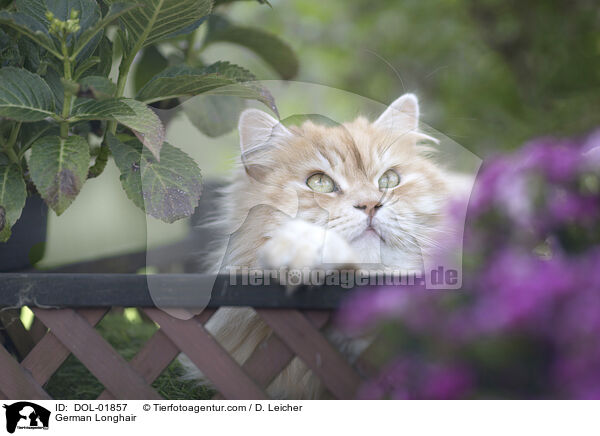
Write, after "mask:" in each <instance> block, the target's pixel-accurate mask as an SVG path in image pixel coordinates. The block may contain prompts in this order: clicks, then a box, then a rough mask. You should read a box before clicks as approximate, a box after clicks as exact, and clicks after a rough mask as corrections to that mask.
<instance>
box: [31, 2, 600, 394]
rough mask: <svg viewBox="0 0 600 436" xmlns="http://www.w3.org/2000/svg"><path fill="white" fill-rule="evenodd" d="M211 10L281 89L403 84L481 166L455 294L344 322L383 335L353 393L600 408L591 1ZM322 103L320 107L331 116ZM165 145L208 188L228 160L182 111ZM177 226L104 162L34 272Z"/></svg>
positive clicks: (239, 55) (209, 58) (385, 291)
mask: <svg viewBox="0 0 600 436" xmlns="http://www.w3.org/2000/svg"><path fill="white" fill-rule="evenodd" d="M219 3H220V5H219V8H220V10H221V12H223V13H224V14H226V16H227V17H228V19H230V20H231V21H233V22H235V23H236V24H237V25H242V26H243V25H248V26H254V27H258V28H261V29H264V30H265V31H269V32H272V33H274V34H276V35H278V36H279V37H280V38H281V39H282V40H284V41H285V42H286V43H287V44H289V45H290V46H291V47H292V48H293V50H294V51H295V53H296V55H297V57H298V63H299V71H298V74H297V75H296V76H295V77H293V80H296V81H299V82H308V83H310V84H316V85H323V86H324V87H327V88H323V89H331V88H337V89H339V90H340V93H343V92H347V93H353V94H354V95H357V96H361V97H363V98H365V99H370V100H371V101H374V102H379V103H381V104H388V103H390V102H392V101H393V100H394V99H396V98H397V97H398V96H399V95H401V94H403V93H404V92H414V93H415V94H417V95H418V96H419V99H420V101H421V109H422V120H423V122H424V123H425V124H426V125H428V126H431V127H432V128H434V129H435V130H437V131H438V132H440V133H441V134H442V135H444V136H445V137H447V138H449V139H451V140H453V141H454V143H456V144H459V145H461V146H462V147H465V148H466V149H467V150H470V151H471V152H472V153H474V154H475V155H477V156H480V157H481V158H483V159H484V164H483V167H482V170H481V172H480V174H479V180H478V184H477V185H476V189H475V191H474V194H473V196H472V198H471V203H470V214H469V220H468V221H467V227H466V232H465V256H464V258H463V267H464V274H463V276H464V277H465V278H466V280H465V281H464V285H465V286H464V290H463V291H464V292H447V293H445V294H443V295H440V294H439V293H434V292H433V291H427V292H424V293H423V292H421V293H418V292H417V293H415V292H414V290H412V289H409V290H408V293H407V292H406V291H407V290H406V289H401V288H391V289H390V288H378V289H370V290H369V291H368V292H367V291H365V292H363V293H360V292H359V293H358V294H357V295H356V296H355V298H353V299H350V300H349V301H348V302H347V304H346V306H345V307H344V308H343V309H342V311H341V312H340V314H339V319H338V325H340V326H342V328H344V329H346V331H347V332H348V333H349V334H354V333H356V334H362V333H363V332H364V331H366V330H369V329H372V328H378V332H379V335H378V337H379V338H380V340H379V341H378V342H376V343H375V346H374V347H372V349H371V350H370V356H369V358H370V362H371V363H372V364H373V366H374V367H376V368H379V369H381V371H380V372H379V373H375V374H374V375H373V377H372V378H371V379H370V381H369V383H367V384H366V385H365V386H364V387H363V389H362V390H361V392H360V396H361V397H362V398H596V399H598V398H600V373H599V372H598V368H599V367H600V343H599V342H598V331H600V274H599V273H598V271H600V225H599V223H600V177H599V175H600V130H596V129H598V127H599V126H600V116H599V114H600V8H599V7H598V3H597V1H595V0H571V1H567V0H533V1H528V2H520V1H518V0H480V1H474V0H436V1H427V2H424V1H419V0H404V1H402V2H398V1H394V0H383V1H353V2H327V1H323V0H288V1H283V0H271V7H269V6H268V5H266V4H261V2H256V1H237V2H231V3H230V2H228V1H226V0H221V1H220V2H219ZM202 29H203V28H202V27H201V28H200V35H198V38H199V39H201V38H202V32H203V30H202ZM202 50H203V51H202V59H203V60H204V61H205V62H206V63H210V62H214V61H217V60H228V61H231V62H233V63H235V64H238V65H241V66H244V67H246V68H248V69H249V70H250V71H252V72H253V73H254V74H255V75H256V77H257V79H258V80H270V79H276V80H280V79H281V77H280V76H279V74H278V72H277V71H275V70H274V69H272V68H271V67H270V66H269V64H268V63H265V62H264V61H263V59H261V58H260V57H259V56H258V55H256V54H255V53H254V52H251V51H249V50H246V49H244V48H242V47H240V46H238V45H234V44H228V43H222V42H217V43H212V44H210V45H208V46H206V47H204V46H203V49H202ZM163 55H165V57H168V53H163ZM139 65H140V62H138V64H137V66H138V67H139ZM113 73H114V71H113ZM132 87H133V85H132V84H129V89H130V91H131V90H132V89H133V88H132ZM303 89H308V88H307V87H304V88H302V87H295V86H293V85H289V87H288V88H287V89H286V88H285V85H284V86H283V87H282V86H281V85H279V88H278V90H279V92H277V93H274V95H275V97H276V100H277V105H278V106H279V107H280V109H283V110H282V111H281V112H282V117H285V116H287V115H290V110H292V111H293V110H294V109H295V108H298V107H305V106H307V104H305V103H307V101H305V100H308V99H309V98H310V97H314V96H315V92H316V93H318V89H319V88H318V87H314V86H313V87H312V88H311V89H312V90H313V91H312V93H303V92H302V90H303ZM315 90H316V91H315ZM334 94H335V93H334ZM129 95H131V92H130V94H129ZM339 95H342V94H339ZM315 101H317V100H315ZM339 101H344V100H343V99H342V98H340V99H339V100H338V102H339ZM323 106H324V107H321V108H319V112H320V113H323V114H328V113H330V112H335V113H336V114H343V113H344V110H343V109H344V108H339V107H335V108H334V107H332V106H330V105H328V104H324V105H323ZM290 108H291V109H290ZM334 109H335V110H334ZM348 112H349V113H348V115H349V116H352V110H349V111H348ZM338 121H342V120H338ZM594 132H596V133H594ZM549 137H555V138H566V139H549ZM167 139H168V141H169V142H171V143H173V144H175V145H176V146H177V147H179V148H181V149H183V150H184V151H186V152H187V153H188V154H189V155H190V156H192V157H193V158H194V159H195V160H196V161H197V163H198V165H199V167H200V168H201V170H202V173H203V175H204V178H205V181H211V180H218V179H223V178H224V177H225V176H226V175H227V174H228V172H229V170H230V168H231V166H232V163H233V159H234V158H235V157H236V155H237V154H238V139H237V133H236V132H235V131H232V132H230V133H228V134H225V135H223V136H219V137H217V138H212V137H207V136H205V135H204V134H202V133H201V132H200V131H199V130H198V129H196V128H195V127H193V125H192V124H191V123H190V121H189V120H188V119H187V118H186V117H184V116H182V113H181V112H180V113H179V114H177V115H175V117H174V118H173V119H172V121H171V122H170V123H169V124H168V128H167ZM189 229H190V223H189V221H188V220H182V221H178V222H176V223H175V224H164V223H162V222H158V221H156V220H154V219H153V218H151V217H146V216H145V215H144V214H143V213H142V212H141V211H140V210H138V209H137V208H136V207H135V206H134V205H133V204H132V203H131V202H130V201H129V200H128V199H127V197H126V195H125V193H124V192H123V190H122V189H121V186H120V183H119V171H118V170H117V168H116V167H115V165H114V163H113V162H112V161H109V164H108V167H107V169H106V170H105V172H104V173H103V174H102V175H101V176H100V177H98V178H96V179H92V180H89V181H88V182H87V183H86V184H85V185H84V187H83V190H82V192H81V193H80V195H79V196H78V198H77V200H76V201H75V202H74V203H73V205H72V206H71V207H70V208H69V209H68V210H67V211H66V212H65V213H64V214H63V215H62V216H61V217H60V218H57V217H56V216H55V215H54V213H52V212H51V213H50V218H49V228H48V243H47V247H46V256H45V258H44V259H43V260H42V262H41V263H40V264H38V267H40V268H49V267H53V266H58V265H61V264H67V263H71V262H76V261H81V260H87V259H94V258H98V257H102V256H108V255H114V254H118V253H127V252H135V251H140V250H141V249H143V248H146V247H148V248H152V247H156V246H161V245H164V244H168V243H171V242H176V241H178V240H181V239H183V238H185V236H186V235H187V234H188V233H189ZM113 330H114V329H107V331H113ZM115 331H116V330H115ZM122 342H123V343H127V342H129V339H127V340H123V341H122ZM67 372H68V373H69V374H70V373H72V370H70V372H69V371H67ZM67 372H66V373H67ZM177 395H179V394H177ZM177 395H175V397H177ZM194 395H196V397H197V394H191V395H187V394H186V395H183V397H185V398H189V397H190V396H194ZM55 396H56V395H55ZM70 396H72V393H70V392H67V393H65V394H64V397H65V398H69V397H70ZM56 397H57V398H58V397H59V396H56Z"/></svg>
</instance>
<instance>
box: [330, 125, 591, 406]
mask: <svg viewBox="0 0 600 436" xmlns="http://www.w3.org/2000/svg"><path fill="white" fill-rule="evenodd" d="M599 184H600V130H597V131H595V132H593V133H592V134H591V135H589V136H587V137H585V138H583V139H554V138H542V139H539V140H535V141H532V142H530V143H528V144H527V145H525V146H524V147H523V148H522V149H520V150H517V151H516V152H514V153H511V154H510V155H506V156H500V157H496V158H494V159H491V160H490V161H488V162H485V163H484V165H483V167H482V169H481V171H480V174H479V176H478V179H477V181H476V183H475V187H474V191H473V193H472V195H471V200H470V204H469V209H468V216H467V223H466V227H465V231H464V245H463V253H464V255H463V264H464V268H463V274H462V277H463V286H464V289H463V290H461V291H431V290H427V289H423V288H422V287H412V288H411V287H385V288H383V287H382V288H376V289H374V290H371V291H365V292H359V293H356V294H354V296H353V297H351V298H350V299H349V300H348V301H347V302H346V304H344V305H343V307H342V309H341V311H340V313H339V316H338V321H339V323H340V325H342V327H343V328H344V329H345V330H346V331H349V332H352V333H354V334H356V333H360V332H361V331H364V330H365V329H367V328H372V327H374V326H378V325H380V324H382V323H384V322H389V321H394V323H392V324H391V326H401V328H398V333H397V335H398V337H399V338H401V340H397V343H399V344H402V345H401V347H399V348H397V349H395V351H396V353H395V354H394V353H393V352H392V351H393V350H394V348H393V345H392V346H390V348H389V349H386V352H387V353H388V358H387V360H388V361H390V362H391V363H390V364H389V365H386V366H384V367H383V369H382V370H381V372H380V373H379V374H378V376H377V377H374V378H372V379H371V380H369V381H368V382H367V383H365V385H364V386H363V387H362V388H361V391H360V395H359V396H360V397H361V398H397V399H400V398H411V399H415V398H431V399H433V398H436V399H438V398H440V399H441V398H464V397H465V396H468V395H471V394H475V395H478V396H482V395H488V394H489V395H492V396H494V395H506V392H507V391H506V389H507V386H506V383H505V381H506V380H512V379H516V378H521V379H523V368H527V371H531V373H532V374H535V377H534V376H531V377H529V376H528V377H526V378H525V379H523V380H522V381H523V384H524V385H526V386H525V387H523V389H525V390H519V389H520V388H517V390H516V391H515V392H514V396H518V397H538V398H547V397H552V398H594V399H600V370H599V369H598V368H600V336H599V332H600V188H599V187H598V185H599ZM453 210H454V212H455V214H456V216H461V215H460V214H459V213H457V211H460V209H459V208H458V206H456V208H455V209H453ZM442 245H448V244H447V243H444V244H442ZM446 248H447V247H446ZM447 251H448V250H447ZM443 254H444V252H442V253H441V254H440V256H443ZM444 259H446V258H444V257H440V261H441V262H443V260H444ZM386 332H387V334H388V335H389V333H390V328H388V330H386ZM394 355H395V357H394ZM449 362H451V363H449ZM475 374H479V375H481V374H493V376H491V377H488V379H486V388H485V389H486V390H485V391H481V390H479V391H478V386H477V384H476V383H475V382H476V380H477V378H476V377H475ZM482 378H483V377H482ZM494 389H496V391H494ZM508 389H510V388H508ZM508 392H509V395H510V394H511V392H510V391H508Z"/></svg>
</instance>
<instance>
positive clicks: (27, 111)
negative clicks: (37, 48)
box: [0, 67, 55, 121]
mask: <svg viewBox="0 0 600 436" xmlns="http://www.w3.org/2000/svg"><path fill="white" fill-rule="evenodd" d="M54 106H55V99H54V96H53V95H52V91H51V90H50V87H49V86H48V84H47V83H46V82H45V81H44V80H43V79H42V78H41V77H40V76H38V75H37V74H34V73H30V72H29V71H27V70H25V69H22V68H14V67H7V68H2V69H0V116H4V117H6V118H9V119H12V120H15V121H41V120H43V119H44V118H47V117H52V116H55V114H54Z"/></svg>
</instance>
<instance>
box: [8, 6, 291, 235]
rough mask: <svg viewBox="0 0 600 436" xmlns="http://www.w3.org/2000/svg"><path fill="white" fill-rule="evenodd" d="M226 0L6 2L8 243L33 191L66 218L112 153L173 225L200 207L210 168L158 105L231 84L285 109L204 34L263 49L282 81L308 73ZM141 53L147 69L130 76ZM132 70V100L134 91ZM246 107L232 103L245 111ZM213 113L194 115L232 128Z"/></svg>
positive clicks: (126, 180)
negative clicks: (169, 133) (175, 137)
mask: <svg viewBox="0 0 600 436" xmlns="http://www.w3.org/2000/svg"><path fill="white" fill-rule="evenodd" d="M222 3H227V2H226V1H223V0H221V1H218V0H217V1H215V2H214V4H213V0H184V1H179V0H161V1H158V0H139V1H137V2H134V3H120V2H116V1H113V0H107V1H99V2H97V1H96V0H15V1H6V0H3V1H0V8H1V9H0V66H1V68H0V241H6V240H7V239H8V238H9V237H10V233H11V227H12V226H13V225H14V224H15V222H16V221H17V220H18V219H19V217H20V215H21V211H22V209H23V207H24V205H25V201H26V197H27V195H28V194H29V195H32V194H35V193H38V194H39V195H40V196H41V197H42V198H43V199H44V200H45V202H46V203H47V204H48V206H49V207H50V208H51V209H53V210H54V211H55V212H56V214H58V215H60V214H61V213H63V212H64V211H65V209H67V208H68V207H69V205H70V204H71V203H72V202H73V200H74V199H75V198H76V197H77V195H78V194H79V192H80V190H81V188H82V186H83V184H84V183H85V181H86V180H87V179H89V178H93V177H97V176H98V175H100V174H101V173H102V171H103V170H104V168H105V165H106V163H107V160H108V158H109V156H110V155H112V156H113V157H114V159H115V162H116V164H117V166H118V168H119V170H120V171H121V182H122V185H123V188H124V190H125V192H126V193H127V195H128V197H129V198H130V199H131V200H132V201H133V202H134V203H135V204H136V205H137V206H139V207H140V208H142V209H143V210H144V211H146V212H147V213H148V214H150V215H152V216H154V217H156V218H159V219H162V220H164V221H166V222H172V221H174V220H177V219H180V218H183V217H187V216H190V215H191V214H192V213H193V211H194V209H195V207H196V206H197V203H198V197H199V196H200V193H201V175H200V170H199V168H198V167H197V165H196V163H195V162H194V161H193V160H192V159H191V158H190V157H188V156H187V155H186V154H185V153H184V152H183V151H181V150H179V149H178V148H176V147H174V146H172V145H170V144H168V143H166V142H165V129H164V126H163V124H162V123H161V120H160V119H159V118H158V116H157V115H156V113H155V112H154V111H153V110H152V108H151V107H150V106H155V107H169V106H172V105H173V104H177V102H178V101H179V100H180V99H182V98H187V97H192V96H196V95H199V94H210V93H212V94H218V93H219V92H220V89H222V88H223V87H224V86H227V92H228V93H229V94H228V95H231V94H233V95H236V96H238V97H240V98H241V99H255V100H258V101H260V102H263V103H264V104H266V105H267V106H268V107H270V108H271V109H272V110H274V111H275V112H276V108H275V105H274V102H273V99H272V97H271V95H270V94H269V93H268V91H266V90H265V89H262V88H260V87H259V86H257V85H253V84H251V83H250V82H251V81H252V80H253V79H254V76H253V75H252V74H251V73H250V72H249V71H247V70H246V69H244V68H242V67H240V66H238V65H234V64H231V63H229V62H216V63H214V64H212V65H205V64H204V63H203V62H202V59H201V58H200V57H199V56H198V53H199V52H200V50H198V48H199V47H198V46H197V44H196V41H197V39H198V38H197V35H198V32H197V31H196V30H197V29H199V28H200V27H201V26H203V27H206V32H205V37H204V40H203V44H205V45H206V44H212V43H214V42H219V41H226V42H230V43H237V44H240V45H242V46H245V47H247V48H248V49H250V50H253V51H255V52H256V53H257V54H258V55H259V56H261V57H262V58H263V59H264V60H265V61H266V62H267V63H269V64H270V65H271V66H272V67H273V68H274V69H275V71H277V72H278V73H279V74H280V75H281V76H282V77H283V78H290V77H292V76H293V75H294V74H295V73H296V70H297V61H296V58H295V55H294V53H293V52H292V51H291V49H290V48H289V47H288V46H287V45H286V44H285V43H284V42H282V41H281V40H279V39H278V38H277V37H275V36H274V35H271V34H268V33H266V32H263V31H262V30H260V29H254V28H248V27H242V26H237V25H235V24H233V23H231V22H230V21H228V20H227V19H226V18H225V17H223V16H220V15H219V14H218V13H215V12H214V9H217V12H218V8H219V6H220V4H222ZM260 3H265V2H264V1H261V2H260ZM165 44H168V45H169V46H170V49H171V50H170V53H171V55H170V57H168V58H167V57H166V56H164V55H163V54H162V53H163V52H164V50H161V49H164V46H165ZM115 60H118V74H117V75H116V82H113V81H112V80H111V78H110V77H112V76H111V69H112V67H113V63H114V61H115ZM134 60H137V61H139V64H138V65H139V67H138V68H137V69H135V70H136V71H135V72H134V73H131V71H132V65H133V64H134ZM130 76H131V77H130ZM129 78H131V79H132V81H133V82H134V85H135V86H134V88H135V95H133V96H126V95H125V93H126V89H127V88H126V83H127V81H128V79H129ZM241 101H243V100H241ZM165 105H169V106H165ZM236 105H237V106H235V107H233V108H230V109H232V110H241V108H239V107H238V106H239V105H240V103H239V102H238V103H236ZM204 108H205V111H206V110H210V107H208V106H204ZM222 109H223V108H219V110H222ZM216 110H217V108H215V111H216ZM202 115H204V117H203V116H202ZM210 115H214V114H198V115H197V116H196V118H195V119H193V120H192V121H193V122H194V123H195V124H196V125H197V126H198V127H199V128H200V129H201V130H203V131H204V132H205V133H207V134H209V135H216V134H221V133H224V132H225V131H224V128H223V126H224V124H223V123H220V124H219V126H218V128H216V130H215V128H213V127H214V126H212V125H211V123H210V122H207V121H206V120H207V119H208V120H210ZM225 127H226V128H225V130H226V129H227V128H230V127H232V126H227V125H226V126H225ZM143 187H144V188H146V189H143Z"/></svg>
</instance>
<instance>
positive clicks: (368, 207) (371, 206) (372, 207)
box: [354, 201, 382, 218]
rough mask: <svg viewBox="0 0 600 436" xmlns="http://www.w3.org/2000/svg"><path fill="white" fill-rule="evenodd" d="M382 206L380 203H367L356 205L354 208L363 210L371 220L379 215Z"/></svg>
mask: <svg viewBox="0 0 600 436" xmlns="http://www.w3.org/2000/svg"><path fill="white" fill-rule="evenodd" d="M381 206H382V204H381V203H380V202H378V201H366V202H364V203H362V204H357V205H355V206H354V208H355V209H360V210H362V211H363V212H364V213H366V214H367V215H368V216H369V217H370V218H372V217H373V216H374V215H375V214H376V213H377V209H379V208H380V207H381Z"/></svg>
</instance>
